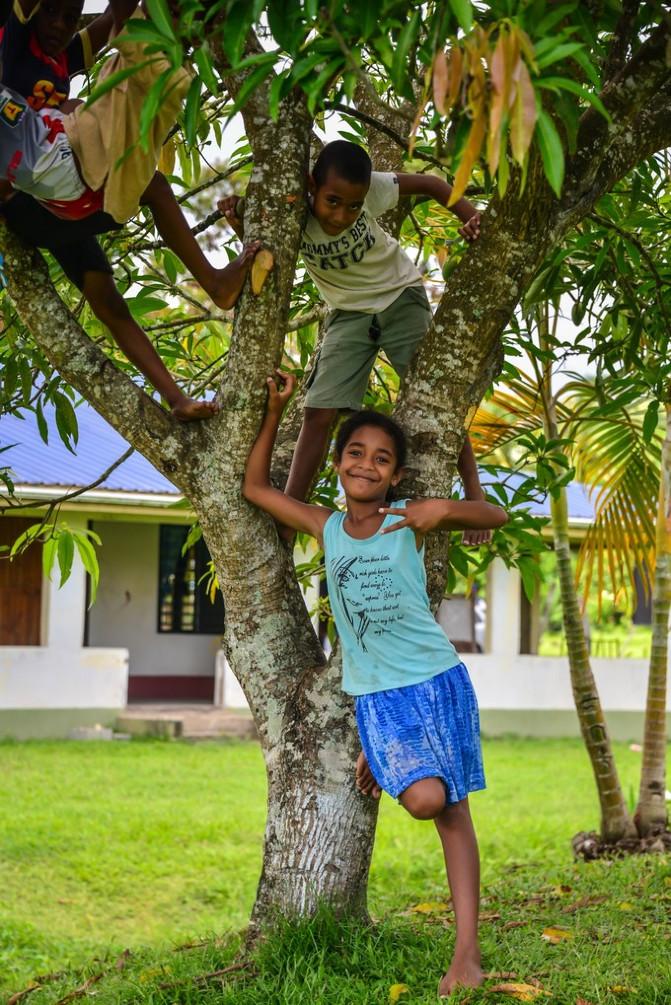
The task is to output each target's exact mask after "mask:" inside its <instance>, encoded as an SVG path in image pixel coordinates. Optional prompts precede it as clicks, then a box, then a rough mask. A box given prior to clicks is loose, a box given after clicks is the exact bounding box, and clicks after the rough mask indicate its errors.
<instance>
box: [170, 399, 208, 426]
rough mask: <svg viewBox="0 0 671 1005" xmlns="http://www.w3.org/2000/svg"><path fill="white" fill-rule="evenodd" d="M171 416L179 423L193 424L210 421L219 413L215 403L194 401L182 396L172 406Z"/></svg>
mask: <svg viewBox="0 0 671 1005" xmlns="http://www.w3.org/2000/svg"><path fill="white" fill-rule="evenodd" d="M171 411H172V414H173V415H174V416H175V418H176V419H179V421H180V422H195V421H196V420H198V419H211V418H212V416H213V415H216V414H217V412H218V411H219V405H218V404H217V403H216V401H196V399H195V398H187V396H186V395H184V396H183V397H182V398H179V400H178V401H177V402H176V404H174V405H173V406H172V409H171Z"/></svg>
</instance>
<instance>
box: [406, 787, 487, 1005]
mask: <svg viewBox="0 0 671 1005" xmlns="http://www.w3.org/2000/svg"><path fill="white" fill-rule="evenodd" d="M400 802H401V804H402V806H403V807H404V808H405V809H406V810H407V811H408V812H409V813H410V814H411V815H412V816H413V817H415V818H416V819H418V820H433V821H434V822H435V824H436V829H437V831H438V834H439V837H440V840H441V843H442V846H443V854H444V856H445V865H446V867H447V881H448V883H449V886H450V892H451V894H452V905H453V907H454V917H455V922H456V930H457V936H456V943H455V947H454V956H453V959H452V963H451V964H450V968H449V970H448V971H447V973H446V974H445V976H444V977H443V979H442V981H441V982H440V987H439V989H438V994H439V996H444V997H447V996H448V995H449V994H450V992H451V991H453V990H454V988H455V987H457V986H458V985H459V986H462V987H469V988H470V987H479V986H480V984H482V980H483V975H482V968H481V966H480V945H479V943H478V911H479V906H480V858H479V855H478V843H477V840H476V837H475V830H474V829H473V821H472V820H471V814H470V810H469V807H468V799H462V800H461V802H458V803H452V804H447V805H446V803H445V786H444V784H443V782H442V781H441V779H440V778H423V779H421V781H419V782H415V783H414V784H413V785H410V786H409V787H408V788H407V789H406V790H405V792H402V793H401V796H400Z"/></svg>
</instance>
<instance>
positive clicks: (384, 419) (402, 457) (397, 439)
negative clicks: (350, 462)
mask: <svg viewBox="0 0 671 1005" xmlns="http://www.w3.org/2000/svg"><path fill="white" fill-rule="evenodd" d="M362 426H376V427H377V428H378V429H382V430H383V431H384V432H385V433H386V434H387V436H389V437H390V439H392V440H393V441H394V449H395V452H396V469H397V470H398V468H404V467H405V462H406V458H407V455H408V441H407V439H406V436H405V433H404V432H403V429H402V428H401V426H399V424H398V422H397V421H396V419H392V418H391V417H390V416H388V415H384V414H383V413H382V412H374V411H373V410H372V409H363V410H362V411H360V412H355V413H354V415H351V416H350V417H349V419H345V421H344V422H343V423H342V424H341V425H340V428H339V429H338V432H337V434H336V441H335V456H336V460H340V458H341V457H342V455H343V451H344V449H345V447H346V446H347V444H348V443H349V441H350V440H351V439H352V437H353V436H354V434H355V433H356V431H357V429H361V428H362Z"/></svg>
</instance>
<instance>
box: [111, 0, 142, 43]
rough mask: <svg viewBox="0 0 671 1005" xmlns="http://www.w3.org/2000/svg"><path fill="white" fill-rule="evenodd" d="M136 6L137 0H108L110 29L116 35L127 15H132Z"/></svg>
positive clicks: (121, 28)
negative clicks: (110, 19)
mask: <svg viewBox="0 0 671 1005" xmlns="http://www.w3.org/2000/svg"><path fill="white" fill-rule="evenodd" d="M137 7H138V0H110V10H111V12H112V29H113V31H114V34H115V35H118V34H119V33H120V32H121V31H122V30H123V26H124V25H125V23H126V21H127V20H128V18H129V17H132V16H133V14H134V13H135V11H136V10H137Z"/></svg>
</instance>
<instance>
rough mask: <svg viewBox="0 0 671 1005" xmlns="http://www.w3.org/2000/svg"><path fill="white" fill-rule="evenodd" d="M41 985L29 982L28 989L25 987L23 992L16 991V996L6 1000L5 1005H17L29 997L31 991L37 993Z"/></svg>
mask: <svg viewBox="0 0 671 1005" xmlns="http://www.w3.org/2000/svg"><path fill="white" fill-rule="evenodd" d="M41 987H42V985H41V984H38V983H37V981H31V982H30V984H29V985H28V987H25V988H24V989H23V991H17V992H16V994H14V995H12V997H11V998H8V999H7V1005H18V1003H19V1002H20V1001H21V1000H22V999H23V998H25V997H26V995H29V994H30V992H31V991H37V989H38V988H41Z"/></svg>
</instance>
